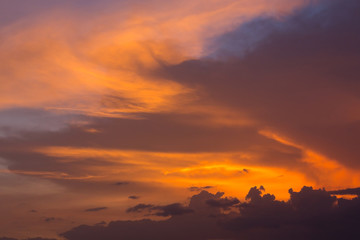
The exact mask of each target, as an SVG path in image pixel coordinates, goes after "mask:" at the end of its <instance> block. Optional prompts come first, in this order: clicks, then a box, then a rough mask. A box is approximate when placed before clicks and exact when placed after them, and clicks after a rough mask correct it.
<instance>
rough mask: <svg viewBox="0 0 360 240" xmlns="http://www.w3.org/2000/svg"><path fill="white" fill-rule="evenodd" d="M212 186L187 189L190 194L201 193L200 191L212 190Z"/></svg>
mask: <svg viewBox="0 0 360 240" xmlns="http://www.w3.org/2000/svg"><path fill="white" fill-rule="evenodd" d="M213 187H214V186H204V187H189V188H188V189H189V191H191V192H197V191H202V190H207V189H210V188H213Z"/></svg>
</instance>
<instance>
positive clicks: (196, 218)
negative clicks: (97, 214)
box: [62, 186, 360, 240]
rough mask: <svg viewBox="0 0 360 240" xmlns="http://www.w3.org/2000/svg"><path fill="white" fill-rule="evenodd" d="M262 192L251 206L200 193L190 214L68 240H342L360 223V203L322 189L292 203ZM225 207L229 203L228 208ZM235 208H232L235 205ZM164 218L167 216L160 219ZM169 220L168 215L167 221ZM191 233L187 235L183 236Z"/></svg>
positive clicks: (90, 229) (253, 195) (88, 230)
mask: <svg viewBox="0 0 360 240" xmlns="http://www.w3.org/2000/svg"><path fill="white" fill-rule="evenodd" d="M264 191H265V190H264V189H263V188H261V190H260V188H257V187H253V188H251V189H250V191H249V193H248V195H247V196H248V200H247V201H246V202H243V203H241V204H239V203H238V201H236V203H235V201H232V202H231V204H228V203H230V201H229V200H230V199H233V200H234V199H235V198H231V197H225V198H224V197H222V196H223V193H217V194H211V193H208V192H206V191H202V192H201V193H199V194H196V195H194V196H193V197H192V198H191V200H190V203H189V205H188V209H191V210H192V211H191V212H188V213H187V214H172V215H171V218H169V219H167V220H161V221H154V220H149V219H144V220H137V221H115V222H111V223H109V224H108V225H107V226H85V225H82V226H79V227H76V228H74V229H72V230H70V231H68V232H66V233H63V234H62V236H64V237H65V238H66V239H69V240H72V239H77V240H82V239H91V240H95V239H101V238H104V237H106V238H107V239H109V240H111V239H116V238H118V237H119V236H120V234H121V236H123V237H124V238H125V239H127V238H128V237H130V236H132V238H133V239H148V238H156V239H169V237H173V238H174V239H200V240H201V239H245V240H246V239H253V240H258V239H264V238H265V237H266V239H270V240H271V239H289V238H290V239H305V238H309V239H324V237H326V239H338V237H340V236H342V235H343V236H346V237H350V236H354V234H355V233H356V231H357V230H356V229H357V228H356V224H358V222H359V221H360V218H359V215H358V213H359V211H360V201H359V198H355V199H353V200H345V199H337V198H336V197H333V196H331V194H330V193H329V192H327V191H326V190H324V189H313V188H312V187H306V186H304V187H303V188H302V189H301V190H300V191H299V192H295V191H293V190H292V189H290V190H289V194H290V199H289V200H288V201H286V202H285V201H278V200H276V198H275V196H274V195H272V194H264V193H263V192H264ZM215 202H216V203H219V204H215V205H216V207H223V206H226V207H227V206H237V207H238V209H239V211H240V212H239V213H238V212H235V211H232V212H229V213H223V212H221V211H220V210H219V209H218V208H214V206H215V205H212V204H209V203H215ZM223 203H226V204H225V205H224V204H223ZM233 203H234V204H233ZM174 206H176V209H184V206H182V207H181V208H179V206H181V205H179V204H170V205H167V206H166V207H156V206H154V205H145V204H142V205H138V207H137V208H136V207H135V208H136V209H135V208H134V209H132V210H131V211H137V210H141V211H142V210H144V209H147V210H151V209H152V208H154V209H156V208H158V209H162V210H164V209H165V208H167V209H174ZM160 216H165V215H160ZM166 216H167V215H166ZM185 229H187V231H184V230H185Z"/></svg>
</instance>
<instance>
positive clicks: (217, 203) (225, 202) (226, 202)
mask: <svg viewBox="0 0 360 240" xmlns="http://www.w3.org/2000/svg"><path fill="white" fill-rule="evenodd" d="M206 203H207V204H209V205H210V206H212V207H218V208H222V209H224V210H228V209H230V208H231V207H233V206H235V205H237V204H239V203H240V201H239V200H238V199H237V198H231V197H230V198H228V197H225V198H223V199H209V200H207V201H206Z"/></svg>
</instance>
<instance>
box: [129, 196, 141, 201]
mask: <svg viewBox="0 0 360 240" xmlns="http://www.w3.org/2000/svg"><path fill="white" fill-rule="evenodd" d="M128 198H129V199H133V200H136V199H139V198H140V197H139V196H135V195H131V196H129V197H128Z"/></svg>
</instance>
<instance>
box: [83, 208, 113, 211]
mask: <svg viewBox="0 0 360 240" xmlns="http://www.w3.org/2000/svg"><path fill="white" fill-rule="evenodd" d="M106 209H108V208H107V207H97V208H89V209H86V210H85V212H98V211H102V210H106Z"/></svg>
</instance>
